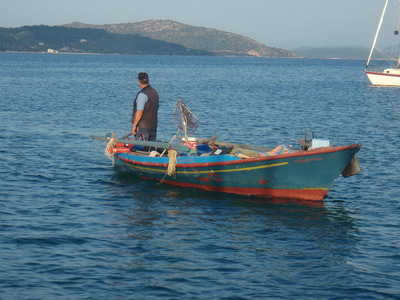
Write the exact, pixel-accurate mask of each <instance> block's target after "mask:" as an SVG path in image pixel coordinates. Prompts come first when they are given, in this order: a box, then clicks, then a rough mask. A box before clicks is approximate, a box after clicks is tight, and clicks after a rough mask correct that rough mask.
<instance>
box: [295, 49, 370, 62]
mask: <svg viewBox="0 0 400 300" xmlns="http://www.w3.org/2000/svg"><path fill="white" fill-rule="evenodd" d="M291 51H292V52H294V53H296V54H297V55H298V56H300V57H304V58H324V59H326V58H328V59H329V58H339V59H365V60H366V59H367V58H368V54H369V49H368V48H365V47H356V46H353V47H352V46H347V47H321V48H317V47H315V48H297V49H292V50H291Z"/></svg>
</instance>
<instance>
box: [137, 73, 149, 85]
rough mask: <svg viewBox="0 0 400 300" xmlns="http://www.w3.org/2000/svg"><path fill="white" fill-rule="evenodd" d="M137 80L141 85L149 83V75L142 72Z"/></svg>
mask: <svg viewBox="0 0 400 300" xmlns="http://www.w3.org/2000/svg"><path fill="white" fill-rule="evenodd" d="M137 78H138V79H139V80H140V82H141V83H149V75H147V73H146V72H140V73H139V74H138V77H137Z"/></svg>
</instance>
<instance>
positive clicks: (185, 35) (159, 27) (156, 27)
mask: <svg viewBox="0 0 400 300" xmlns="http://www.w3.org/2000/svg"><path fill="white" fill-rule="evenodd" d="M64 26H66V27H70V28H97V29H104V30H107V31H108V32H112V33H117V34H137V35H140V36H144V37H149V38H152V39H154V40H159V41H164V42H168V43H173V44H178V45H182V46H184V47H187V48H191V49H198V50H202V51H207V52H210V53H213V54H214V55H224V56H260V57H296V55H295V54H294V53H292V52H290V51H288V50H284V49H281V48H275V47H268V46H266V45H264V44H262V43H260V42H257V41H255V40H252V39H250V38H247V37H245V36H242V35H239V34H235V33H230V32H226V31H221V30H217V29H213V28H206V27H198V26H191V25H186V24H182V23H178V22H175V21H171V20H149V21H143V22H137V23H121V24H108V25H90V24H84V23H77V22H75V23H71V24H67V25H64Z"/></svg>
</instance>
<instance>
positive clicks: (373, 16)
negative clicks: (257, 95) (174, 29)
mask: <svg viewBox="0 0 400 300" xmlns="http://www.w3.org/2000/svg"><path fill="white" fill-rule="evenodd" d="M397 1H398V0H391V1H390V2H397ZM384 3H385V0H246V1H239V0H197V1H195V0H147V1H145V0H143V1H137V0H0V27H19V26H23V25H40V24H44V25H63V24H67V23H71V22H74V21H77V22H83V23H90V24H112V23H126V22H139V21H145V20H149V19H171V20H174V21H177V22H181V23H185V24H189V25H195V26H204V27H212V28H216V29H220V30H225V31H229V32H234V33H238V34H242V35H245V36H247V37H250V38H252V39H255V40H257V41H260V42H262V43H264V44H266V45H267V46H273V47H280V48H285V49H293V48H296V47H304V46H310V47H319V46H348V45H352V46H353V45H354V46H365V47H370V45H371V43H372V39H373V36H374V34H375V30H376V27H377V24H378V21H379V18H380V14H381V12H382V9H383V5H384ZM396 13H397V12H396ZM394 16H395V13H394V10H393V9H392V7H389V10H388V13H387V17H388V19H389V17H393V18H394ZM390 25H393V22H391V24H390ZM393 26H394V25H393ZM393 26H390V27H389V28H388V29H390V32H393V30H394V29H395V28H393V30H392V27H393ZM382 38H383V36H382ZM387 43H389V45H390V41H388V42H387Z"/></svg>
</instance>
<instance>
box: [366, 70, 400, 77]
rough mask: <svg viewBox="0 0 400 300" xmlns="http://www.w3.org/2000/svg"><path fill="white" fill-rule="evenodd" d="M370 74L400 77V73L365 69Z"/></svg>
mask: <svg viewBox="0 0 400 300" xmlns="http://www.w3.org/2000/svg"><path fill="white" fill-rule="evenodd" d="M365 73H366V74H367V75H368V74H370V75H379V76H389V77H400V74H391V73H383V71H365Z"/></svg>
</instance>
